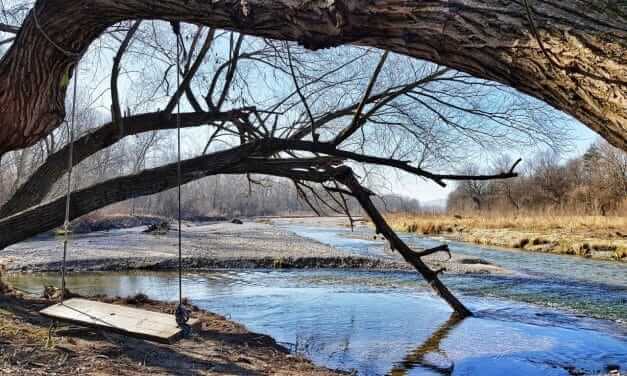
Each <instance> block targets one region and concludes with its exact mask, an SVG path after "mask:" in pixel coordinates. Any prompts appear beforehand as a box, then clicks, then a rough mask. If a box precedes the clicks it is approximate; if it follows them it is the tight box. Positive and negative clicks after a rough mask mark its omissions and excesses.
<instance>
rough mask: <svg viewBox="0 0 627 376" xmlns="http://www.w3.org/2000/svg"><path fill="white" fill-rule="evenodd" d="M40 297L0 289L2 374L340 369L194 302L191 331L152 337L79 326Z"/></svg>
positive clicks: (322, 372) (151, 306)
mask: <svg viewBox="0 0 627 376" xmlns="http://www.w3.org/2000/svg"><path fill="white" fill-rule="evenodd" d="M99 300H103V301H106V302H109V303H115V304H124V305H130V306H133V307H137V308H141V309H146V310H151V311H159V312H166V313H172V312H173V311H174V309H175V305H174V304H171V303H162V302H157V301H153V300H149V299H147V298H145V297H143V296H137V297H134V298H130V299H129V298H127V299H121V298H102V297H101V298H99ZM51 304H53V302H52V301H50V300H46V299H38V298H33V297H24V296H20V295H17V294H14V293H12V292H10V291H5V293H4V294H0V307H1V308H0V369H1V370H2V374H3V375H51V374H54V375H76V374H81V375H128V376H138V375H147V374H150V375H172V374H177V375H225V374H234V375H235V374H246V375H257V374H265V375H269V374H272V375H295V374H298V375H316V376H327V375H328V376H330V375H338V374H341V373H340V372H338V371H333V370H330V369H326V368H323V367H317V366H315V365H313V364H312V363H311V362H310V361H309V360H307V359H305V358H303V357H300V356H297V355H293V354H290V353H289V351H288V350H287V349H286V348H285V347H283V346H281V345H279V344H277V343H276V342H275V341H274V339H272V338H271V337H269V336H267V335H263V334H258V333H253V332H250V331H248V330H247V329H246V328H245V327H244V326H242V325H240V324H238V323H235V322H233V321H230V320H227V319H226V318H224V317H222V316H220V315H216V314H213V313H210V312H207V311H203V310H200V309H198V308H195V309H194V310H193V313H192V317H194V318H198V319H200V320H201V325H200V327H199V329H198V330H197V331H196V332H195V334H194V336H193V337H190V338H185V339H182V340H180V341H178V342H177V343H175V344H172V345H165V344H157V343H153V342H148V341H144V340H140V339H134V338H129V337H124V336H121V335H117V334H115V333H108V332H103V331H100V330H94V329H89V328H83V327H75V326H65V325H64V326H60V327H58V328H57V329H56V331H55V332H54V335H53V336H52V337H50V338H49V336H48V332H49V326H50V321H49V320H47V319H45V318H43V317H42V316H40V315H39V314H38V312H39V310H41V309H42V308H44V307H46V306H48V305H51Z"/></svg>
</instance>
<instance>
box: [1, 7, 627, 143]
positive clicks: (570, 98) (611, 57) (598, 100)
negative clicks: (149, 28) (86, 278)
mask: <svg viewBox="0 0 627 376" xmlns="http://www.w3.org/2000/svg"><path fill="white" fill-rule="evenodd" d="M528 1H529V3H530V5H531V7H530V8H529V11H528V10H527V8H526V7H525V3H524V2H523V1H502V0H440V1H422V0H407V1H394V0H379V1H366V0H326V1H323V0H313V1H312V0H274V1H267V0H223V1H217V2H214V1H204V2H198V1H188V0H171V1H162V0H125V1H111V0H40V1H38V2H37V4H38V5H37V8H36V10H35V11H34V12H31V14H30V15H29V16H28V17H27V18H26V20H25V21H24V23H23V26H22V28H21V30H20V33H19V34H18V36H17V39H16V41H15V43H14V44H13V45H12V47H11V49H10V50H9V51H8V52H7V53H6V55H5V56H4V57H3V59H2V61H1V62H0V108H1V109H2V116H1V117H0V154H2V153H3V152H6V151H9V150H15V149H18V148H22V147H25V146H28V145H31V144H33V143H34V142H36V141H38V140H40V139H41V138H42V137H44V136H45V135H46V134H47V133H49V132H50V131H51V130H52V129H54V128H55V127H58V126H59V124H60V123H61V121H62V119H63V117H64V97H65V90H66V86H67V82H69V80H68V78H69V76H70V75H71V71H72V70H73V67H74V65H75V63H76V58H75V57H74V56H72V55H68V54H66V53H63V52H61V50H60V48H59V47H61V48H62V49H63V50H66V51H69V52H81V51H84V50H85V49H86V48H87V47H88V46H89V44H90V43H91V42H92V41H93V40H94V39H96V38H97V37H98V36H99V35H100V34H101V33H102V32H103V31H104V30H105V29H106V28H107V27H108V26H110V25H112V24H114V23H116V22H119V21H122V20H127V19H139V18H146V19H163V20H179V21H186V22H192V23H199V24H204V25H208V26H213V27H218V28H226V29H231V30H237V31H241V32H244V33H247V34H252V35H258V36H263V37H269V38H275V39H283V40H295V41H299V42H300V43H302V44H303V45H304V46H306V47H308V48H313V49H316V48H325V47H331V46H336V45H340V44H345V43H358V44H362V45H368V46H374V47H379V48H382V49H387V50H391V51H395V52H399V53H403V54H406V55H410V56H414V57H417V58H422V59H426V60H430V61H433V62H436V63H439V64H442V65H446V66H449V67H451V68H455V69H458V70H461V71H465V72H468V73H470V74H473V75H475V76H477V77H481V78H485V79H488V80H494V81H498V82H501V83H504V84H507V85H510V86H512V87H514V88H517V89H519V90H521V91H523V92H525V93H527V94H530V95H532V96H535V97H536V98H539V99H541V100H543V101H545V102H547V103H549V104H551V105H552V106H554V107H555V108H557V109H560V110H563V111H565V112H567V113H569V114H571V115H573V116H574V117H576V118H577V119H579V120H581V121H582V122H583V123H584V124H586V125H587V126H588V127H590V128H591V129H593V130H595V131H596V132H598V133H599V134H600V135H602V136H603V137H604V138H605V139H607V140H608V141H609V142H610V143H612V144H613V145H615V146H617V147H619V148H622V149H623V150H627V26H626V25H627V4H625V3H624V2H620V3H619V2H618V1H610V0H594V1H583V0H571V1H562V0H545V1H542V2H541V3H538V2H536V1H533V0H528ZM35 13H36V14H37V19H38V20H39V25H40V26H41V29H40V28H38V27H37V26H36V22H35V18H34V17H33V14H35ZM530 15H531V18H532V19H533V23H534V24H535V27H536V28H537V31H538V36H539V38H540V40H541V41H542V44H543V46H544V48H545V50H546V53H545V52H543V51H542V49H541V46H540V44H539V43H538V40H537V38H535V36H534V35H533V33H532V32H531V31H530V30H532V27H531V24H530V22H529V19H530V17H529V16H530ZM41 30H43V31H41ZM44 32H45V34H44ZM51 41H54V43H55V44H56V46H55V45H53V43H52V42H51ZM547 55H548V56H552V57H551V58H547Z"/></svg>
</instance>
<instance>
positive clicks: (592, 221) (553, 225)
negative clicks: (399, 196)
mask: <svg viewBox="0 0 627 376" xmlns="http://www.w3.org/2000/svg"><path fill="white" fill-rule="evenodd" d="M387 220H388V221H389V223H390V225H391V226H392V227H393V228H394V229H395V230H396V231H404V232H410V233H418V234H422V235H427V236H442V237H444V238H447V239H451V240H456V241H462V242H467V243H474V244H479V245H488V246H496V247H502V248H513V249H521V250H526V251H533V252H548V253H557V254H568V255H577V256H582V257H587V258H593V259H600V260H616V261H622V262H627V218H624V217H591V216H590V217H586V216H582V217H569V216H561V217H547V216H540V217H494V216H489V215H486V216H485V217H461V216H445V215H426V216H416V215H405V214H390V215H388V216H387Z"/></svg>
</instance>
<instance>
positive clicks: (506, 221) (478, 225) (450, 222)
mask: <svg viewBox="0 0 627 376" xmlns="http://www.w3.org/2000/svg"><path fill="white" fill-rule="evenodd" d="M386 218H387V220H388V221H389V222H390V224H391V225H392V226H393V227H394V228H396V229H398V230H401V231H408V232H419V233H423V234H437V233H444V232H453V231H458V230H459V229H513V230H524V231H550V230H560V231H566V232H569V231H570V232H581V231H608V232H614V233H618V234H619V235H627V217H625V216H591V215H584V216H580V215H550V214H542V215H498V214H492V213H486V214H484V215H472V216H453V215H438V214H435V215H430V214H421V215H415V214H388V215H386Z"/></svg>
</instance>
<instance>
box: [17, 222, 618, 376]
mask: <svg viewBox="0 0 627 376" xmlns="http://www.w3.org/2000/svg"><path fill="white" fill-rule="evenodd" d="M288 228H289V229H290V230H291V231H294V232H296V233H297V234H300V235H302V236H306V237H310V238H313V239H316V240H318V241H321V242H324V243H328V244H332V245H334V246H336V247H337V248H338V249H342V250H346V251H347V252H351V253H359V254H364V255H370V256H375V255H376V256H383V257H392V256H389V255H386V254H385V252H384V251H383V243H382V242H381V241H374V240H365V239H366V238H367V237H369V236H370V235H369V234H367V233H366V232H364V233H359V232H358V233H357V235H358V236H356V235H355V234H353V233H349V232H348V231H347V230H346V229H343V228H322V227H303V226H289V227H288ZM363 231H365V230H363ZM405 239H406V240H407V241H408V242H409V243H411V244H412V245H415V246H417V247H425V246H433V245H435V244H436V243H437V242H436V241H435V240H432V239H422V238H418V237H415V236H405ZM450 246H451V249H452V251H453V252H454V253H458V254H464V255H468V256H473V257H480V258H482V259H485V260H488V261H491V262H494V263H496V264H498V265H501V266H503V267H505V268H508V269H511V270H513V271H514V272H515V273H514V275H513V276H494V275H492V276H489V275H486V276H483V275H479V276H478V275H456V276H455V275H452V276H446V277H444V279H445V282H446V283H447V284H448V285H449V286H450V287H451V289H453V290H454V291H455V292H456V293H457V294H458V295H459V296H460V298H461V299H462V300H463V301H464V302H465V303H466V304H467V305H468V306H469V307H470V308H471V309H472V310H473V311H474V312H475V313H476V315H475V317H472V318H468V319H465V320H463V321H461V322H460V321H456V320H455V319H454V318H451V317H450V310H449V308H448V307H447V306H446V305H445V304H444V303H443V302H442V301H441V300H440V299H438V298H437V297H434V296H433V294H432V293H431V291H430V290H429V289H428V287H427V286H426V284H425V283H424V282H423V281H422V280H421V278H420V277H418V276H416V275H415V274H414V273H403V272H394V273H392V272H388V273H383V272H363V271H334V270H298V271H275V270H267V271H265V270H252V271H213V272H201V273H187V274H186V275H185V278H184V285H183V288H184V293H185V295H186V296H189V297H190V298H191V299H192V301H193V303H194V304H196V305H198V306H200V307H202V308H205V309H208V310H211V311H214V312H218V313H221V314H223V315H226V316H227V317H230V318H232V319H234V320H236V321H238V322H241V323H243V324H245V325H246V326H247V327H248V328H249V329H251V330H253V331H257V332H262V333H266V334H269V335H271V336H273V337H274V338H275V339H276V340H277V341H279V342H281V343H283V344H284V345H286V346H287V347H289V348H291V349H292V350H293V351H295V352H298V353H302V354H304V355H306V356H308V357H309V358H311V359H312V360H313V361H314V362H316V363H317V364H320V365H324V366H328V367H331V368H341V369H344V370H353V369H355V370H357V371H358V372H359V374H360V375H381V374H392V375H438V374H440V375H442V374H444V375H450V374H452V375H581V374H586V375H588V374H606V373H607V372H608V367H609V368H612V367H620V368H621V371H622V372H625V371H627V308H626V306H627V275H626V273H625V272H626V270H627V268H626V266H625V265H624V264H617V263H611V262H602V261H592V260H587V259H582V258H576V257H568V256H556V255H550V254H534V253H528V252H518V251H506V250H496V249H488V248H481V247H477V246H472V245H467V244H461V243H451V244H450ZM57 281H58V276H57V275H56V274H15V275H12V276H11V279H10V282H11V283H12V284H14V285H15V286H16V287H18V288H20V289H23V290H29V291H33V292H40V291H41V290H42V286H43V285H46V284H51V283H56V282H57ZM176 282H177V280H176V273H170V272H126V273H80V274H72V275H70V277H69V278H68V286H70V288H71V289H72V290H73V291H77V292H80V293H84V294H108V295H119V296H127V295H133V294H136V293H139V292H141V293H145V294H147V295H149V296H150V297H153V298H157V299H165V300H175V299H176V297H177V291H178V290H177V283H176ZM595 317H596V318H595ZM599 317H603V318H609V320H602V319H598V318H599Z"/></svg>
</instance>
